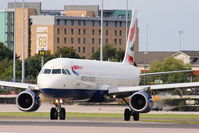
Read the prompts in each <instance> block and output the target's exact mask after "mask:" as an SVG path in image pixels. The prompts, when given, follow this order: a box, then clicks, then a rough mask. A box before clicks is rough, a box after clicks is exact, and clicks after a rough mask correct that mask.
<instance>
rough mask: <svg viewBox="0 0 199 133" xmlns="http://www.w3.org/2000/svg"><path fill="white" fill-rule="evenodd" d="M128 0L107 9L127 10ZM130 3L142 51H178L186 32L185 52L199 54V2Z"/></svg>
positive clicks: (95, 0)
mask: <svg viewBox="0 0 199 133" xmlns="http://www.w3.org/2000/svg"><path fill="white" fill-rule="evenodd" d="M13 1H14V0H0V10H1V9H5V8H7V3H8V2H13ZM16 1H17V2H21V1H22V0H16ZM25 1H26V2H42V9H61V10H63V9H64V5H99V6H100V8H101V0H56V2H55V0H25ZM126 1H127V0H104V9H126ZM128 3H129V4H128V8H129V9H136V10H137V18H138V21H139V30H140V33H139V38H140V39H139V41H140V42H139V45H140V50H141V51H145V50H146V49H147V48H148V51H178V50H179V48H180V37H179V34H178V31H183V34H182V40H181V42H182V43H181V50H197V51H199V0H128ZM146 25H148V41H146V40H147V39H146V38H147V32H146V29H147V28H146V27H147V26H146ZM146 42H148V43H146Z"/></svg>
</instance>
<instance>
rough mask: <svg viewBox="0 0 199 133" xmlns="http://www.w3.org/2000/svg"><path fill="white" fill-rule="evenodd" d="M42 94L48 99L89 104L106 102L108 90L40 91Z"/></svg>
mask: <svg viewBox="0 0 199 133" xmlns="http://www.w3.org/2000/svg"><path fill="white" fill-rule="evenodd" d="M40 91H41V92H42V94H43V95H44V96H46V97H48V98H63V99H68V100H86V99H88V102H105V100H106V99H105V97H104V96H105V95H106V94H107V93H108V91H106V90H86V89H51V88H50V89H49V88H42V89H40Z"/></svg>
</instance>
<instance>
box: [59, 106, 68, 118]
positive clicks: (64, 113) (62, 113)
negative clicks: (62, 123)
mask: <svg viewBox="0 0 199 133" xmlns="http://www.w3.org/2000/svg"><path fill="white" fill-rule="evenodd" d="M59 118H60V120H65V118H66V110H65V108H61V110H60V116H59Z"/></svg>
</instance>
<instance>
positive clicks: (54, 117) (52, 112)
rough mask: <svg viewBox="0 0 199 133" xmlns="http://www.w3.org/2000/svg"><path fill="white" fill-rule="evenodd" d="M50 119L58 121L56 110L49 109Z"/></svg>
mask: <svg viewBox="0 0 199 133" xmlns="http://www.w3.org/2000/svg"><path fill="white" fill-rule="evenodd" d="M50 119H51V120H57V119H58V113H57V110H56V108H51V110H50Z"/></svg>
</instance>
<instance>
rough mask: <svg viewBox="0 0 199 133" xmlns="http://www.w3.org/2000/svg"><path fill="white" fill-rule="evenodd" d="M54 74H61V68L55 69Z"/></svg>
mask: <svg viewBox="0 0 199 133" xmlns="http://www.w3.org/2000/svg"><path fill="white" fill-rule="evenodd" d="M52 74H61V69H53V70H52Z"/></svg>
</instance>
